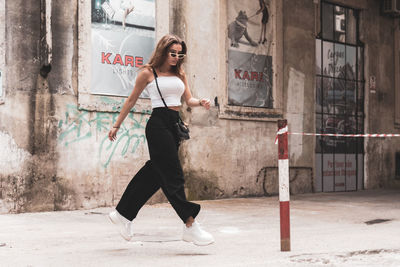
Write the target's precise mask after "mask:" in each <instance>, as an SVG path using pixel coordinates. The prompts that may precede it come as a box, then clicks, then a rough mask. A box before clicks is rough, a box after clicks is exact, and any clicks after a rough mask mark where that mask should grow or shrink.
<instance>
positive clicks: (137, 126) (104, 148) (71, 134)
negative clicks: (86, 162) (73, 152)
mask: <svg viewBox="0 0 400 267" xmlns="http://www.w3.org/2000/svg"><path fill="white" fill-rule="evenodd" d="M121 104H122V103H121ZM120 106H122V105H120ZM115 109H117V108H115ZM132 111H133V112H130V113H129V114H128V116H127V117H126V119H125V120H124V122H123V123H122V125H121V128H120V130H119V132H118V138H117V140H116V141H114V142H111V141H109V139H108V131H109V129H110V128H111V127H112V125H113V124H114V123H115V121H116V120H117V117H118V114H119V113H118V112H90V111H87V110H79V109H78V107H77V106H76V105H71V104H69V105H67V108H66V112H65V117H64V118H63V119H61V120H60V121H59V123H58V129H59V137H58V140H59V142H60V143H61V144H63V145H64V146H66V147H68V146H70V145H72V144H75V143H80V142H82V141H85V140H88V139H90V138H92V137H96V138H98V137H100V140H101V141H100V145H99V148H98V157H99V159H100V163H101V165H102V166H103V167H104V168H107V167H108V165H109V164H110V162H111V160H112V158H113V157H114V156H115V155H116V154H119V155H120V156H125V155H126V154H127V153H132V154H134V153H135V152H136V151H137V149H138V147H139V146H140V145H141V144H144V143H146V137H145V134H144V129H145V127H146V123H147V121H148V115H149V114H150V111H148V110H143V111H141V112H140V113H134V111H135V110H134V109H133V110H132ZM96 143H97V142H96Z"/></svg>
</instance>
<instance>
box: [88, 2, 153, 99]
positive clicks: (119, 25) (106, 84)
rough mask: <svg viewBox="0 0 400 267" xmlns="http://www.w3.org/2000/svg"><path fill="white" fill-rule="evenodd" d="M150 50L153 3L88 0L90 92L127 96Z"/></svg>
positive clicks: (145, 93) (151, 49)
mask: <svg viewBox="0 0 400 267" xmlns="http://www.w3.org/2000/svg"><path fill="white" fill-rule="evenodd" d="M154 47H155V3H154V0H92V76H91V78H92V82H91V93H92V94H101V95H116V96H128V95H129V94H130V93H131V91H132V89H133V86H134V84H135V80H136V76H137V73H138V70H139V69H140V67H141V66H143V65H144V64H145V63H146V62H148V61H149V59H150V56H151V53H152V51H153V49H154ZM147 96H148V94H147V92H143V94H142V95H141V97H147Z"/></svg>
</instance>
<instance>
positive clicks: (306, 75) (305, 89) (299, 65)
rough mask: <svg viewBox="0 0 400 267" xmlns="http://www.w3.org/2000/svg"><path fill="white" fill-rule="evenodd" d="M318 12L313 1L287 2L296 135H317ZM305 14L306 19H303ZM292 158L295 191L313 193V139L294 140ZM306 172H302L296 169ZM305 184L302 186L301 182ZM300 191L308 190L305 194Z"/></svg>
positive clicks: (288, 88)
mask: <svg viewBox="0 0 400 267" xmlns="http://www.w3.org/2000/svg"><path fill="white" fill-rule="evenodd" d="M315 8H316V6H315V5H314V3H313V1H309V0H301V1H290V0H286V1H284V4H283V10H284V15H283V18H284V20H283V21H284V23H283V34H284V41H283V46H284V63H283V64H284V87H283V90H284V91H283V92H284V97H283V99H285V104H286V106H285V111H286V112H285V118H287V120H288V127H289V129H290V131H292V132H314V131H315V124H314V114H315V112H314V105H315V100H314V99H315V98H314V91H315V85H314V84H315V82H314V79H315V52H314V49H315V15H314V14H315ZM299 14H303V15H299ZM289 144H290V146H289V153H290V155H289V158H290V163H289V164H290V166H291V167H293V170H292V169H291V170H290V171H291V179H293V175H292V174H293V173H298V175H299V177H301V179H298V183H299V185H296V184H293V183H292V184H291V186H292V187H294V188H293V190H294V191H298V192H303V193H304V192H311V191H312V185H313V171H312V170H313V168H314V155H315V152H314V151H315V146H314V145H315V141H314V138H313V137H307V136H305V137H304V136H290V137H289ZM299 167H300V168H302V169H303V171H302V172H300V173H301V174H300V173H299V172H298V171H296V168H299ZM300 181H302V182H300ZM298 187H300V188H308V189H307V190H301V189H298Z"/></svg>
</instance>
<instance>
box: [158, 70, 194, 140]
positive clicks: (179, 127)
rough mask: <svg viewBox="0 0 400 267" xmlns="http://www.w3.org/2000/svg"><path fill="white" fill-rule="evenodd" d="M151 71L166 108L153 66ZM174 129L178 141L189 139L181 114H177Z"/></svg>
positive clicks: (187, 128)
mask: <svg viewBox="0 0 400 267" xmlns="http://www.w3.org/2000/svg"><path fill="white" fill-rule="evenodd" d="M153 73H154V80H155V81H156V86H157V90H158V93H159V94H160V96H161V100H162V102H163V103H164V106H165V107H166V108H168V106H167V104H166V103H165V101H164V98H163V96H162V94H161V91H160V88H159V87H158V82H157V77H158V76H157V73H156V71H155V70H154V68H153ZM174 130H175V131H176V135H177V136H178V138H179V141H184V140H188V139H190V135H189V127H188V126H187V125H186V124H185V123H184V122H183V120H182V119H181V116H179V119H178V122H177V123H175V125H174Z"/></svg>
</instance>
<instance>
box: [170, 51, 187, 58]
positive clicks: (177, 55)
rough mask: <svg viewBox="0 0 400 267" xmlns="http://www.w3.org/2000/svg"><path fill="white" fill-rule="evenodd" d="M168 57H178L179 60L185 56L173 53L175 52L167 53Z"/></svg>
mask: <svg viewBox="0 0 400 267" xmlns="http://www.w3.org/2000/svg"><path fill="white" fill-rule="evenodd" d="M169 55H170V56H171V57H178V58H179V59H183V58H184V57H185V56H186V55H185V54H179V53H175V52H169Z"/></svg>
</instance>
